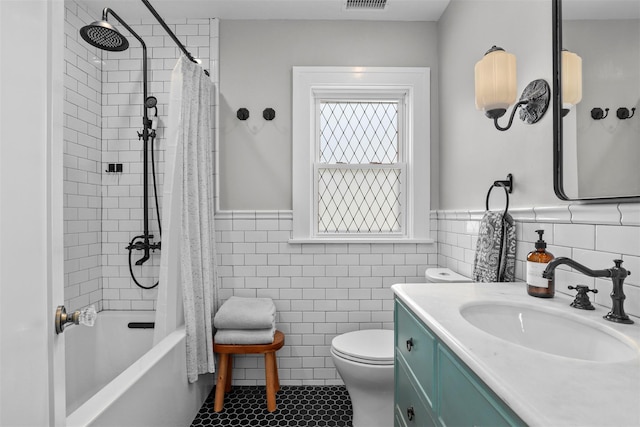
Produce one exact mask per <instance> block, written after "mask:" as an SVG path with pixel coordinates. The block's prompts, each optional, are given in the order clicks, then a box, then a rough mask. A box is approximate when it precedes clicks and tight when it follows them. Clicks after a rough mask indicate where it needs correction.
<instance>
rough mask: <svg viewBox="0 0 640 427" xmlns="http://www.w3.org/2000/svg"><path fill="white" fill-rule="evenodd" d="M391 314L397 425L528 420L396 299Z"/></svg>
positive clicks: (511, 423)
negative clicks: (522, 418) (518, 414)
mask: <svg viewBox="0 0 640 427" xmlns="http://www.w3.org/2000/svg"><path fill="white" fill-rule="evenodd" d="M394 320H395V404H394V408H395V426H396V427H423V426H438V427H445V426H492V427H493V426H495V427H498V426H525V425H526V424H525V423H524V422H523V421H522V420H521V419H520V418H519V417H518V416H517V415H516V414H515V413H514V412H513V411H512V410H511V409H510V408H509V407H508V406H507V405H506V404H505V403H504V402H503V401H502V400H501V399H500V398H499V397H497V396H496V395H495V394H494V393H493V392H492V391H491V390H490V389H489V388H488V387H487V386H486V385H485V384H484V383H483V382H482V380H480V379H479V378H478V377H477V376H476V375H475V374H474V373H473V372H472V371H471V370H470V369H469V368H468V367H467V366H466V365H465V364H464V363H463V362H462V361H461V360H460V359H459V358H458V357H457V356H456V355H455V354H453V352H452V351H451V350H450V349H449V348H447V346H446V345H444V344H443V343H442V342H441V341H440V340H439V339H438V337H437V336H436V335H435V334H434V333H433V332H432V331H431V330H430V329H429V328H428V327H427V326H426V325H424V324H423V323H422V321H420V320H419V319H418V318H417V317H416V316H414V315H413V313H412V312H411V310H409V309H408V308H407V307H406V306H405V305H404V304H403V303H402V302H401V301H400V300H398V299H396V302H395V319H394Z"/></svg>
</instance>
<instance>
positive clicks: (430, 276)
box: [424, 268, 472, 283]
mask: <svg viewBox="0 0 640 427" xmlns="http://www.w3.org/2000/svg"><path fill="white" fill-rule="evenodd" d="M424 277H425V278H426V279H427V283H453V282H457V283H468V282H472V280H471V279H469V278H468V277H465V276H463V275H462V274H458V273H456V272H455V271H453V270H450V269H448V268H427V271H425V273H424Z"/></svg>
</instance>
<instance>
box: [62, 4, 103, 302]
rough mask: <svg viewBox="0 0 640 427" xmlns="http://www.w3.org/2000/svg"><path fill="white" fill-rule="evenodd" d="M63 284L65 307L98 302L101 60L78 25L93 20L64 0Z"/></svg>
mask: <svg viewBox="0 0 640 427" xmlns="http://www.w3.org/2000/svg"><path fill="white" fill-rule="evenodd" d="M65 6H66V10H65V76H64V99H65V102H64V134H63V135H64V196H63V197H64V262H65V265H64V287H65V290H64V291H65V306H66V307H67V309H68V310H72V311H73V310H76V309H78V308H80V307H84V306H87V305H89V304H95V305H96V309H98V310H101V309H102V308H103V306H102V259H101V255H100V254H101V253H102V248H101V236H100V233H101V229H102V227H101V220H102V211H101V210H102V200H101V176H102V171H101V167H102V159H101V156H102V147H101V118H102V101H101V93H102V92H101V60H100V55H99V54H98V53H97V50H96V49H95V48H93V47H91V46H89V45H88V44H87V43H85V42H84V41H83V40H82V39H81V38H80V35H79V34H78V29H79V28H80V27H81V26H82V25H85V23H86V22H93V21H94V20H95V18H94V17H92V16H91V15H90V14H89V13H88V12H87V10H85V9H84V8H83V7H81V6H79V5H78V4H77V3H75V2H72V1H68V2H65Z"/></svg>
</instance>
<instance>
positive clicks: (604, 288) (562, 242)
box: [431, 203, 640, 321]
mask: <svg viewBox="0 0 640 427" xmlns="http://www.w3.org/2000/svg"><path fill="white" fill-rule="evenodd" d="M589 207H590V206H589V205H569V206H564V207H549V208H535V209H534V211H535V214H534V215H528V214H526V215H525V214H523V213H522V212H515V213H514V215H513V216H514V219H515V220H516V237H517V246H516V280H517V281H520V282H523V281H524V280H525V274H526V272H525V260H526V257H527V254H528V253H529V252H530V251H532V250H534V243H535V241H536V240H538V234H537V233H536V232H535V230H538V229H543V230H545V233H544V239H545V241H546V242H547V244H548V247H547V250H548V251H549V252H551V253H552V254H553V255H554V256H556V257H560V256H565V257H570V258H573V259H575V260H576V261H578V262H580V263H582V264H584V265H586V266H587V267H589V268H592V269H596V270H597V269H604V268H610V267H612V266H613V260H614V259H622V260H623V261H624V262H623V266H624V267H625V268H627V269H628V270H629V271H631V275H630V276H628V277H627V279H626V280H625V287H624V292H625V294H626V295H627V299H626V300H625V311H626V313H627V314H629V315H632V316H636V317H638V316H640V221H638V219H639V218H640V204H633V203H630V204H619V205H618V204H605V205H595V206H591V207H592V208H593V209H591V210H590V209H589ZM465 212H467V213H468V218H469V219H457V218H456V217H458V218H464V213H465ZM567 212H571V213H572V215H570V216H567ZM456 213H457V214H458V215H455V214H456ZM529 213H530V212H529ZM431 218H432V222H431V223H432V229H433V227H434V225H433V224H434V223H436V226H437V230H438V264H439V265H440V266H442V267H448V268H451V269H452V270H454V271H456V272H458V273H461V274H464V275H465V276H471V274H472V271H473V261H474V253H475V245H476V242H477V236H478V226H479V224H480V219H481V218H482V212H479V211H461V212H452V211H437V212H432V215H431ZM623 218H626V222H625V220H624V219H623ZM627 223H628V224H631V225H611V224H627ZM576 284H584V285H589V286H590V287H594V286H595V287H596V288H597V289H598V290H599V293H598V294H596V295H594V296H593V297H592V298H595V302H596V304H599V305H601V306H602V307H600V308H599V309H600V310H602V311H603V312H605V310H608V309H610V308H611V298H610V297H609V294H610V293H611V280H609V279H593V278H590V277H587V276H585V275H583V274H581V273H579V272H575V271H572V270H571V269H570V268H568V267H566V266H561V267H559V268H558V274H557V276H556V291H557V292H562V293H564V294H567V295H574V293H573V292H572V291H569V290H568V289H567V286H568V285H574V286H575V285H576ZM514 286H523V292H526V290H525V288H524V284H519V285H514ZM636 321H640V320H636Z"/></svg>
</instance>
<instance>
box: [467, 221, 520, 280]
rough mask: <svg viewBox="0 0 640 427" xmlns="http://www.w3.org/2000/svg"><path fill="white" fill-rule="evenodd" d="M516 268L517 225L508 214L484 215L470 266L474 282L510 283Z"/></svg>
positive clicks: (513, 278)
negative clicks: (471, 265)
mask: <svg viewBox="0 0 640 427" xmlns="http://www.w3.org/2000/svg"><path fill="white" fill-rule="evenodd" d="M515 266H516V226H515V223H514V222H513V218H511V215H509V214H508V213H503V212H491V211H487V212H485V214H484V216H483V217H482V221H481V222H480V232H479V233H478V244H477V245H476V256H475V261H474V264H473V280H474V281H475V282H513V281H514V280H515Z"/></svg>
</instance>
